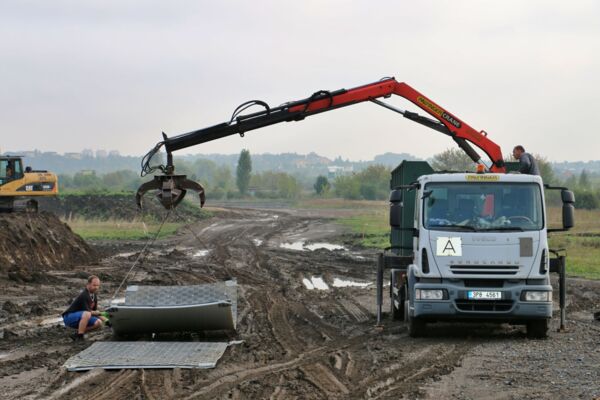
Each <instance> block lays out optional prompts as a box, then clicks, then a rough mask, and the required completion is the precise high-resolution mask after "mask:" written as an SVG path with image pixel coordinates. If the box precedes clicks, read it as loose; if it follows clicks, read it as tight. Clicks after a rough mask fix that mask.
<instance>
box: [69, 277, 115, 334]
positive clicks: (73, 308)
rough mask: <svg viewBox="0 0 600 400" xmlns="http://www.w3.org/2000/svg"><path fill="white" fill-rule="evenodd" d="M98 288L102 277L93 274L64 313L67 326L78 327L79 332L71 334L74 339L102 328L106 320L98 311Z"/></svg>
mask: <svg viewBox="0 0 600 400" xmlns="http://www.w3.org/2000/svg"><path fill="white" fill-rule="evenodd" d="M98 289H100V278H98V277H97V276H96V275H91V276H90V277H89V278H88V279H87V284H86V285H85V288H84V289H83V290H82V291H81V293H79V296H77V297H76V298H75V300H73V302H72V303H71V305H70V306H69V308H67V309H66V310H65V312H64V313H63V314H62V316H63V321H64V323H65V326H68V327H69V328H73V329H77V332H76V333H73V334H72V335H71V339H73V340H74V341H79V340H84V337H83V335H84V334H85V333H86V332H89V331H91V330H94V329H99V328H101V327H102V323H103V321H105V320H106V318H104V317H103V316H102V315H101V313H100V311H98V296H97V294H96V293H97V292H98Z"/></svg>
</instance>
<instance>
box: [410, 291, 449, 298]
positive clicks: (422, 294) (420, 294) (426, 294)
mask: <svg viewBox="0 0 600 400" xmlns="http://www.w3.org/2000/svg"><path fill="white" fill-rule="evenodd" d="M444 297H445V296H444V290H443V289H416V290H415V300H444Z"/></svg>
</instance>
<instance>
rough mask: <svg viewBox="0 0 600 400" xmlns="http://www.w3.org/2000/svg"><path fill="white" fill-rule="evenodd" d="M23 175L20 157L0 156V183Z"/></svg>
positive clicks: (2, 183)
mask: <svg viewBox="0 0 600 400" xmlns="http://www.w3.org/2000/svg"><path fill="white" fill-rule="evenodd" d="M22 177H23V160H22V159H21V157H14V156H13V157H10V156H2V157H0V185H4V184H6V183H8V182H10V181H13V180H15V179H21V178H22Z"/></svg>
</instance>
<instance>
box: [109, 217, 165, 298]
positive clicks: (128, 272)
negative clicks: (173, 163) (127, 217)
mask: <svg viewBox="0 0 600 400" xmlns="http://www.w3.org/2000/svg"><path fill="white" fill-rule="evenodd" d="M170 215H171V210H170V209H169V210H168V211H167V213H166V214H165V217H164V218H163V220H162V222H161V223H160V226H159V227H158V230H157V231H156V234H155V235H154V237H153V238H148V240H147V241H146V244H145V245H144V247H143V248H142V251H140V253H139V254H138V256H137V258H136V259H135V261H134V262H133V265H132V266H131V268H129V271H127V273H126V274H125V277H124V278H123V280H122V281H121V284H120V285H119V287H118V288H117V290H115V294H113V297H112V298H111V300H114V299H115V298H116V297H117V294H118V293H119V290H121V288H122V287H123V284H124V283H125V282H126V281H127V278H128V277H129V274H131V271H133V269H134V268H135V267H136V266H137V263H138V261H139V260H140V258H142V256H144V258H145V253H146V249H147V248H148V246H149V245H153V244H154V242H155V241H156V239H158V235H159V234H160V231H161V230H162V228H163V226H164V224H165V222H167V219H168V218H169V216H170ZM144 258H142V261H143V260H144Z"/></svg>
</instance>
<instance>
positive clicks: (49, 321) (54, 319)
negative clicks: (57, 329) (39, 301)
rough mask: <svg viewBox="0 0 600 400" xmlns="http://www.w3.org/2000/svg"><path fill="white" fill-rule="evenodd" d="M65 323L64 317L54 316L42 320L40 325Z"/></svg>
mask: <svg viewBox="0 0 600 400" xmlns="http://www.w3.org/2000/svg"><path fill="white" fill-rule="evenodd" d="M62 323H63V319H62V317H52V318H46V319H43V320H41V321H40V325H56V324H62Z"/></svg>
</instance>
